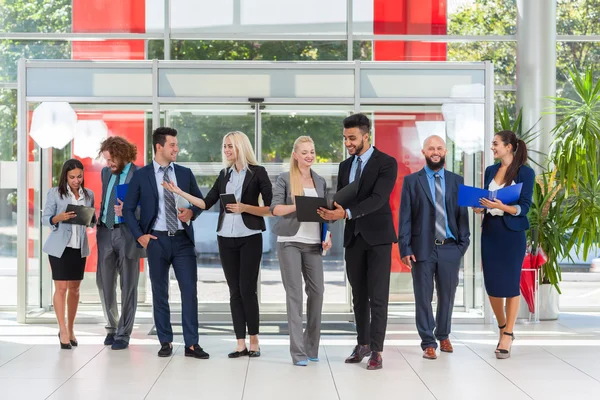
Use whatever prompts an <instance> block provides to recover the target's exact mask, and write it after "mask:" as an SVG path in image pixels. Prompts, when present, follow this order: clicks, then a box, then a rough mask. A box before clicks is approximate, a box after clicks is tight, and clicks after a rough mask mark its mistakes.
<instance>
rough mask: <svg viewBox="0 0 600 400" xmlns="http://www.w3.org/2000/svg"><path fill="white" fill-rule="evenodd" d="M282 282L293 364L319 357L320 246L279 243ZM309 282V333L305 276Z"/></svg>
mask: <svg viewBox="0 0 600 400" xmlns="http://www.w3.org/2000/svg"><path fill="white" fill-rule="evenodd" d="M277 256H278V257H279V265H280V268H281V279H282V281H283V287H284V288H285V298H286V306H287V317H288V329H289V331H290V354H291V355H292V361H293V362H294V363H297V362H298V361H303V360H306V359H307V357H310V358H317V357H318V356H319V341H320V340H321V311H322V310H323V292H324V291H325V287H324V279H323V257H322V256H321V245H319V244H304V243H297V242H284V243H277ZM303 276H304V281H305V282H306V288H305V290H306V295H307V296H308V298H307V302H306V319H307V323H306V330H305V331H304V333H303V332H302V277H303Z"/></svg>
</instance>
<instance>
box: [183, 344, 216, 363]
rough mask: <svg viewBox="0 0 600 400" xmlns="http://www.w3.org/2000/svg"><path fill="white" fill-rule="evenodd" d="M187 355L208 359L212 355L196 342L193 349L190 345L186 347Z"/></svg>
mask: <svg viewBox="0 0 600 400" xmlns="http://www.w3.org/2000/svg"><path fill="white" fill-rule="evenodd" d="M185 356H186V357H194V358H200V359H202V360H207V359H208V357H210V356H209V355H208V353H207V352H205V351H204V350H202V347H200V345H199V344H195V345H194V346H193V347H192V348H191V349H190V348H189V347H186V348H185Z"/></svg>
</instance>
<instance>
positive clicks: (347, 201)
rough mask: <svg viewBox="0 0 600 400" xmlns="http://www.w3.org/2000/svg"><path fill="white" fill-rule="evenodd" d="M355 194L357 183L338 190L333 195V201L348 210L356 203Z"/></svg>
mask: <svg viewBox="0 0 600 400" xmlns="http://www.w3.org/2000/svg"><path fill="white" fill-rule="evenodd" d="M356 193H358V181H354V182H352V183H351V184H349V185H346V186H344V187H343V188H341V189H340V190H338V191H337V192H336V193H335V194H334V195H333V201H335V202H336V203H338V204H339V205H340V206H342V207H343V208H348V207H350V206H351V205H353V204H354V203H355V202H356Z"/></svg>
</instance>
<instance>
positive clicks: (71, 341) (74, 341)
mask: <svg viewBox="0 0 600 400" xmlns="http://www.w3.org/2000/svg"><path fill="white" fill-rule="evenodd" d="M69 342H70V343H71V346H73V347H77V346H79V343H77V340H72V339H69Z"/></svg>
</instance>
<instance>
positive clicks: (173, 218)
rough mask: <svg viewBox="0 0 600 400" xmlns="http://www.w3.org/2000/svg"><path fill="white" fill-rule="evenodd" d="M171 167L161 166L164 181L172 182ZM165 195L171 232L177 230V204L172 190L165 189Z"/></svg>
mask: <svg viewBox="0 0 600 400" xmlns="http://www.w3.org/2000/svg"><path fill="white" fill-rule="evenodd" d="M168 169H169V167H160V168H159V171H162V173H163V182H167V183H171V179H169V171H168ZM163 193H164V197H165V217H166V220H167V230H168V231H169V232H170V233H175V232H177V228H178V224H177V206H176V205H175V195H174V194H173V192H171V191H170V190H167V189H164V190H163Z"/></svg>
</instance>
